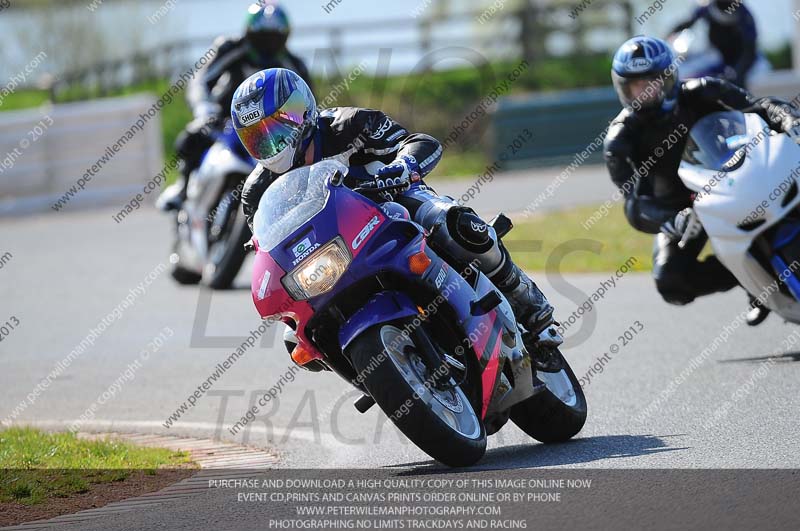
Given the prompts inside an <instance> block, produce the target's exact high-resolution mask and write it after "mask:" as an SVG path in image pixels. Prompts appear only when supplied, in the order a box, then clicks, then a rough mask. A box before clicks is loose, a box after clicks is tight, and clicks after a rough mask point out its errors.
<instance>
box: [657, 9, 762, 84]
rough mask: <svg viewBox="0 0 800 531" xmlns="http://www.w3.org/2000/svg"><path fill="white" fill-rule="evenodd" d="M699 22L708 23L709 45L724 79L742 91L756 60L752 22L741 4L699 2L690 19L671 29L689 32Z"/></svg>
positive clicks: (675, 31) (754, 34) (753, 24)
mask: <svg viewBox="0 0 800 531" xmlns="http://www.w3.org/2000/svg"><path fill="white" fill-rule="evenodd" d="M700 20H704V21H706V22H707V23H708V32H709V33H708V37H709V41H710V42H711V44H712V45H713V46H714V47H715V48H716V49H717V50H719V52H720V54H722V60H723V61H724V63H725V67H726V68H725V70H726V71H725V78H726V79H727V80H728V81H730V82H732V83H735V84H736V85H738V86H740V87H743V88H745V83H746V80H747V73H748V72H749V71H750V69H751V68H752V67H753V65H754V64H755V62H756V59H757V57H758V50H757V41H758V31H757V30H756V23H755V19H754V18H753V15H752V13H750V10H749V9H747V7H746V6H745V5H744V3H743V0H711V1H710V2H709V1H708V0H701V2H700V6H699V7H697V9H695V10H694V12H693V13H692V15H691V16H690V17H689V18H688V19H687V20H685V21H683V22H681V23H680V24H678V25H677V26H675V28H674V29H673V33H678V32H681V31H683V30H685V29H688V28H691V27H692V26H694V25H695V24H696V23H697V22H699V21H700Z"/></svg>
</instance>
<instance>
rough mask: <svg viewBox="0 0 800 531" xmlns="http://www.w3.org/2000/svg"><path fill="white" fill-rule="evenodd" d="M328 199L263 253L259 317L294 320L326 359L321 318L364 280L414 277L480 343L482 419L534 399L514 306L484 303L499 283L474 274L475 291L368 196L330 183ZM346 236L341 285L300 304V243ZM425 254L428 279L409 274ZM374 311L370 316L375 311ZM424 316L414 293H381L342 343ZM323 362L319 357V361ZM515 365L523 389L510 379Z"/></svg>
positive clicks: (474, 346) (256, 284)
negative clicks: (291, 286) (293, 286)
mask: <svg viewBox="0 0 800 531" xmlns="http://www.w3.org/2000/svg"><path fill="white" fill-rule="evenodd" d="M326 186H327V187H328V191H329V194H328V198H327V200H326V202H325V205H324V206H323V208H322V209H321V210H320V211H319V212H318V213H317V214H316V215H314V216H313V217H312V218H311V219H309V220H308V221H307V222H305V223H303V224H302V226H301V227H299V228H298V229H297V230H295V231H294V232H293V233H291V234H290V235H289V236H287V237H286V238H285V239H284V240H283V241H282V242H281V243H279V244H278V245H276V246H275V247H274V248H273V249H272V250H265V249H258V242H257V239H256V238H254V239H253V241H254V244H255V245H256V249H257V256H256V263H255V266H254V268H253V283H252V293H253V301H254V303H255V305H256V308H257V309H258V312H259V314H260V315H261V316H262V317H264V318H267V317H269V316H278V317H280V318H281V319H283V320H284V321H287V320H292V321H294V323H295V324H296V326H295V330H296V333H297V337H298V340H299V344H300V345H302V346H303V347H304V348H305V349H306V350H307V351H309V352H312V353H314V356H315V359H324V353H322V352H319V350H318V349H317V348H316V347H315V346H314V344H313V343H312V342H311V341H310V339H309V338H308V337H307V335H306V334H307V333H306V327H307V325H308V323H309V321H310V320H311V318H312V317H313V315H314V314H315V313H316V312H318V311H320V310H322V309H324V308H326V307H327V306H328V305H329V304H331V303H332V302H334V301H335V299H336V298H337V297H338V296H339V295H340V294H341V293H342V292H343V291H345V290H347V289H348V288H349V287H351V286H352V285H353V284H354V283H356V282H358V281H360V280H361V279H365V278H370V277H377V276H378V275H380V274H382V273H386V272H391V273H393V274H395V275H398V276H405V277H408V278H409V282H423V283H426V284H428V285H429V287H430V288H431V289H432V290H436V291H443V290H444V289H445V287H447V288H448V289H447V293H448V296H447V297H445V298H444V300H443V301H442V302H441V304H446V305H448V306H449V307H450V308H451V309H452V311H453V312H454V313H455V315H456V316H457V318H456V321H457V322H456V325H457V327H458V329H459V330H460V331H461V332H462V333H463V336H464V337H465V338H470V337H472V338H474V339H476V341H474V343H473V342H472V341H469V342H467V343H468V344H466V345H464V347H465V351H466V352H470V351H471V352H473V355H475V356H476V358H477V360H478V363H479V364H480V367H481V369H482V373H481V382H482V411H481V414H482V417H485V416H486V415H487V414H490V413H492V412H493V411H495V410H497V409H499V408H507V407H510V405H513V403H516V402H519V401H522V400H524V399H525V398H527V397H529V396H531V395H532V394H533V376H532V369H531V365H530V361H529V358H528V357H527V356H524V355H523V353H522V349H523V348H524V347H523V346H522V338H521V333H520V331H519V328H518V327H517V325H516V321H515V319H514V314H513V311H512V310H511V306H510V305H509V303H508V302H507V301H506V300H505V299H504V298H502V297H501V299H502V303H501V304H500V305H499V306H497V307H496V308H492V309H490V310H489V311H486V312H483V311H481V310H479V309H478V308H477V302H478V301H479V300H480V299H481V298H483V297H485V296H486V295H487V294H489V293H490V292H492V291H496V288H495V287H494V285H493V284H492V283H491V281H489V279H488V278H487V277H486V276H484V275H483V274H482V273H479V272H477V271H473V272H474V275H475V278H476V279H477V280H476V281H475V286H471V285H470V284H469V283H468V282H467V281H466V280H465V279H464V278H463V277H462V276H461V274H460V272H459V271H456V270H454V269H453V267H451V266H450V265H448V264H447V263H446V262H445V261H444V260H443V259H442V258H441V257H439V256H438V255H437V254H436V253H435V252H434V251H433V250H432V249H430V248H429V247H427V246H426V245H425V244H424V241H425V240H424V231H423V229H422V228H421V227H420V226H419V225H417V224H415V223H413V222H411V221H407V220H403V219H391V218H388V217H386V216H385V215H384V213H383V212H382V211H381V210H380V209H379V208H377V206H376V205H375V204H374V203H373V202H371V201H369V200H368V199H366V198H365V197H363V196H362V195H360V194H358V193H356V192H354V191H352V190H350V189H348V188H346V187H344V186H336V185H333V184H331V183H330V182H328V184H327V185H326ZM337 236H341V237H342V238H343V240H344V242H345V244H346V246H347V247H348V250H349V252H350V253H351V256H352V261H351V263H350V265H349V267H348V269H347V270H346V271H345V273H344V274H343V275H342V277H341V278H340V279H339V280H338V282H337V283H336V284H335V285H334V287H333V288H332V289H331V290H330V291H328V292H326V293H324V294H322V295H319V296H317V297H313V298H311V299H309V300H307V301H295V300H294V299H292V298H291V296H290V295H289V293H288V292H287V291H286V290H285V288H284V287H283V285H282V283H281V278H282V277H283V276H284V275H286V274H287V272H291V271H292V270H293V269H294V268H295V267H297V266H299V265H300V264H301V263H302V262H303V261H305V260H308V259H309V257H311V256H313V254H314V253H313V252H312V253H311V254H309V255H308V256H303V257H302V259H301V260H300V261H297V260H298V258H297V257H296V256H295V254H296V253H294V252H293V249H296V247H293V246H296V245H297V242H304V241H306V240H307V241H308V243H310V244H311V245H312V246H314V247H315V248H317V247H316V246H317V245H320V246H324V245H325V244H327V243H328V242H330V241H331V240H333V239H334V238H336V237H337ZM420 252H424V253H425V254H426V255H427V256H428V258H429V259H430V261H431V263H430V265H429V266H428V268H427V269H426V271H425V273H424V274H423V275H421V277H415V276H414V274H413V273H411V272H410V270H409V258H410V257H411V256H412V255H415V254H418V253H420ZM367 308H369V310H367ZM418 313H420V308H419V307H418V306H417V304H415V303H414V301H412V300H411V298H410V297H409V296H408V295H407V294H400V293H382V294H375V296H374V297H372V299H371V300H370V302H369V303H368V304H367V305H366V306H365V308H364V309H363V310H362V311H357V312H356V313H355V314H354V315H352V316H350V318H349V320H348V321H347V323H345V324H344V325H343V326H342V328H341V330H340V336H339V337H340V344H342V345H346V344H348V343H349V342H350V341H352V339H353V338H354V337H356V335H357V333H358V332H361V331H363V330H366V329H367V328H369V327H371V326H375V325H377V324H380V323H385V322H390V321H394V320H396V319H397V318H399V317H409V316H412V315H416V314H418ZM317 356H318V357H317ZM507 362H510V363H511V367H512V370H513V373H512V374H513V375H514V381H515V386H514V388H513V389H512V388H511V384H510V382H509V381H508V379H507V378H506V377H505V375H503V374H502V372H503V368H504V367H505V365H506V363H507Z"/></svg>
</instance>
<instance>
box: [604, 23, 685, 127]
mask: <svg viewBox="0 0 800 531" xmlns="http://www.w3.org/2000/svg"><path fill="white" fill-rule="evenodd" d="M611 78H612V79H613V81H614V88H615V89H616V91H617V95H618V96H619V101H620V102H621V103H622V105H623V106H624V107H625V108H627V109H631V110H633V111H634V112H655V113H667V112H671V111H672V110H674V109H675V106H676V104H677V102H678V63H677V62H676V60H675V54H674V52H673V51H672V49H671V48H670V46H669V45H668V44H667V43H666V42H664V41H662V40H661V39H656V38H653V37H644V36H638V37H634V38H632V39H630V40H629V41H627V42H626V43H625V44H623V45H622V46H621V47H620V49H619V50H617V53H616V54H615V55H614V62H613V64H612V66H611Z"/></svg>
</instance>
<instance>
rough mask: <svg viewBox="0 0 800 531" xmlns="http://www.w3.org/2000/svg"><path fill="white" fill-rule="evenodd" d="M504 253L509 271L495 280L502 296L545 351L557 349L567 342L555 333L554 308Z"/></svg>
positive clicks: (537, 287) (506, 253) (493, 279)
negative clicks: (546, 348)
mask: <svg viewBox="0 0 800 531" xmlns="http://www.w3.org/2000/svg"><path fill="white" fill-rule="evenodd" d="M502 249H503V253H504V254H505V255H506V260H508V264H509V265H510V267H508V268H504V269H507V273H506V274H505V275H504V278H492V281H493V282H494V283H495V285H496V286H497V287H498V288H499V289H500V291H502V292H503V294H504V295H505V296H506V298H507V299H508V302H509V303H510V304H511V308H512V309H513V310H514V315H515V316H516V317H517V321H518V322H519V323H520V324H522V326H524V327H525V329H526V330H527V331H528V332H529V333H530V334H531V338H532V339H533V341H534V342H535V343H537V344H538V345H540V346H544V347H558V346H559V345H561V344H562V343H563V342H564V338H563V337H561V334H559V333H558V331H557V330H556V326H555V325H556V324H557V323H556V321H555V319H554V318H553V311H554V308H553V306H552V305H551V304H550V302H549V301H548V300H547V297H545V296H544V293H542V291H541V290H540V289H539V286H537V285H536V283H535V282H534V281H533V280H532V279H531V278H530V277H529V276H528V275H526V274H525V272H524V271H522V270H521V269H520V268H519V267H518V266H517V265H516V264H514V263H513V262H511V256H510V255H509V254H508V251H507V250H506V249H505V248H502Z"/></svg>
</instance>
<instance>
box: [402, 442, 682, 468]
mask: <svg viewBox="0 0 800 531" xmlns="http://www.w3.org/2000/svg"><path fill="white" fill-rule="evenodd" d="M531 443H532V444H518V445H513V446H503V447H501V448H493V449H491V450H489V451H487V452H486V455H485V456H484V458H483V459H481V460H480V461H479V462H478V464H477V465H475V466H473V467H469V468H466V469H453V468H446V467H443V466H442V465H440V464H439V463H436V462H435V461H418V462H416V463H405V464H398V465H392V466H390V467H387V468H405V467H416V468H415V469H414V470H408V471H405V472H402V473H400V475H417V474H437V473H450V474H452V473H456V472H459V471H465V472H466V471H470V472H471V471H486V470H513V469H519V468H547V467H553V466H561V465H571V464H576V463H591V462H594V461H599V460H602V459H624V458H626V457H638V456H642V455H651V454H657V453H663V452H674V451H678V450H686V449H687V448H683V447H668V446H667V445H666V442H665V441H664V440H663V437H656V436H654V435H604V436H599V437H586V438H583V439H574V440H572V441H569V442H566V443H561V444H540V443H536V442H535V441H531Z"/></svg>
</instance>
